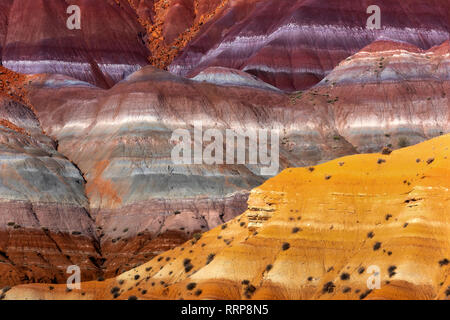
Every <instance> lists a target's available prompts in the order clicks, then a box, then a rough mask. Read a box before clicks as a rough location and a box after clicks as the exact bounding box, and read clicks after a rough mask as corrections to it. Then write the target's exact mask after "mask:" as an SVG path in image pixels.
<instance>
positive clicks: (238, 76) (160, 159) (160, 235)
mask: <svg viewBox="0 0 450 320" xmlns="http://www.w3.org/2000/svg"><path fill="white" fill-rule="evenodd" d="M447 47H448V43H444V44H442V45H441V46H439V47H435V48H433V49H431V50H429V51H423V50H421V49H419V48H417V47H414V46H410V45H405V44H402V43H398V42H392V41H382V42H376V43H374V44H372V45H371V46H369V47H367V48H365V49H363V50H362V51H361V52H360V53H358V54H356V55H355V56H352V57H350V58H349V59H348V60H345V61H343V62H342V63H341V64H340V65H339V66H338V67H337V68H336V69H335V70H334V71H333V72H331V73H330V75H329V76H328V77H327V78H325V79H324V80H323V81H322V82H321V83H320V84H319V85H317V86H316V87H314V88H313V89H311V90H308V91H305V92H297V93H295V94H293V95H291V96H288V95H286V94H283V93H282V92H280V91H277V90H275V89H274V88H273V87H270V86H266V85H263V84H264V83H262V82H261V81H260V80H258V79H256V78H254V77H251V76H247V77H246V76H245V74H243V73H241V72H239V71H232V70H228V69H223V68H219V69H212V70H209V71H208V70H207V71H205V73H203V75H202V76H201V77H198V78H197V79H194V80H196V81H191V80H187V79H183V78H180V77H177V76H174V75H171V74H170V73H167V72H164V71H159V70H157V69H154V68H152V67H147V68H144V69H142V70H141V71H139V72H136V73H134V74H132V75H131V76H129V77H128V78H127V79H125V80H124V81H122V82H121V83H119V84H118V85H116V86H115V87H114V88H112V89H110V90H108V91H105V90H100V89H98V88H95V87H92V86H89V85H88V84H83V83H79V82H76V81H74V80H73V79H72V80H71V79H69V78H64V77H61V76H59V77H55V76H41V77H38V78H36V79H34V80H33V81H32V85H31V86H30V88H29V91H30V93H29V98H30V101H31V103H32V104H33V106H34V107H35V109H36V110H37V111H36V112H37V114H38V116H39V118H40V120H41V122H42V125H43V127H44V128H45V131H46V132H47V133H48V134H49V135H50V136H52V137H53V138H54V139H55V140H57V141H58V143H59V149H58V150H59V151H60V152H62V153H63V154H65V155H66V156H67V157H68V158H69V159H71V160H72V161H74V163H76V164H77V165H78V166H79V168H80V170H81V171H82V172H83V173H84V177H85V179H86V180H87V185H86V192H87V196H88V198H89V200H90V212H91V214H92V215H93V216H94V217H95V219H96V221H97V224H98V225H99V226H100V227H101V228H103V230H102V232H101V234H102V247H103V246H105V247H107V248H108V249H107V250H104V252H103V254H104V255H105V257H107V256H109V257H110V258H111V259H109V258H107V262H106V265H108V267H106V269H107V270H108V271H107V272H112V270H113V272H116V273H117V272H120V271H122V270H123V267H122V266H123V265H126V264H127V263H128V264H129V266H128V267H130V266H132V265H134V264H136V263H139V262H142V261H145V260H144V259H145V257H150V256H153V255H155V254H157V253H158V252H159V251H158V248H157V246H155V245H154V243H162V242H165V243H166V244H167V245H166V246H165V248H169V247H170V246H171V245H172V247H173V246H175V245H176V244H179V243H180V242H181V241H184V240H185V239H186V238H187V237H192V235H193V234H194V233H196V232H199V231H205V230H208V229H210V228H212V227H214V226H216V225H217V224H220V223H223V222H226V221H227V220H229V219H231V218H232V217H233V216H235V215H236V214H238V213H239V212H242V208H243V206H245V201H246V197H245V194H246V192H247V191H248V190H250V189H251V188H253V187H255V186H257V185H259V184H261V183H262V182H263V181H264V180H265V177H262V176H261V175H259V174H258V170H257V169H258V168H257V167H254V166H250V165H236V164H226V165H219V166H215V165H212V166H211V165H205V164H202V165H195V164H194V165H175V164H174V163H173V162H172V159H171V151H172V149H173V148H174V145H173V144H172V143H171V135H172V133H173V131H174V130H176V129H180V128H184V129H187V130H188V131H189V132H190V133H191V137H192V136H193V134H192V130H193V128H194V126H195V124H196V123H199V122H201V123H202V124H203V126H204V128H203V129H204V130H206V129H208V128H211V127H213V128H215V129H219V130H222V131H223V130H225V129H227V128H229V129H233V130H247V129H250V131H257V130H259V129H274V130H276V131H277V132H279V134H280V161H281V162H280V168H285V167H288V166H309V165H314V164H317V163H319V162H323V161H327V160H330V159H334V158H336V157H339V156H342V155H346V154H352V153H358V152H378V151H380V150H381V149H383V148H387V150H392V149H396V148H399V147H404V146H406V145H408V144H415V143H418V142H421V141H424V140H426V139H429V138H432V137H435V136H438V135H440V134H442V133H445V132H448V131H449V124H448V119H449V104H448V99H447V93H448V79H447V77H446V74H447V71H446V70H447V69H446V68H447V66H448V61H449V56H448V54H447V53H446V52H447V49H446V48H447ZM412 65H417V68H416V70H417V71H416V72H415V73H408V72H407V70H409V69H410V66H412ZM380 66H381V68H380ZM230 75H231V77H230ZM224 80H225V81H224ZM206 81H208V82H213V83H208V82H206ZM214 83H215V84H214ZM224 212H225V213H224ZM181 220H183V224H184V225H181V223H180V221H181ZM173 221H178V222H177V223H173ZM166 235H167V237H168V238H167V239H170V240H167V241H166V240H164V239H166ZM175 235H176V236H175ZM175 238H176V240H175ZM170 243H171V245H170ZM121 248H123V249H121ZM131 248H134V249H131ZM126 251H127V252H128V253H127V254H125V253H126ZM129 252H133V254H132V255H130V254H129ZM113 257H114V258H113ZM119 257H123V259H122V258H119ZM126 259H130V261H129V262H125V260H126ZM114 261H123V263H122V262H120V263H119V262H114ZM108 274H109V273H108Z"/></svg>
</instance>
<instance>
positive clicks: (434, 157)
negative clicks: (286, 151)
mask: <svg viewBox="0 0 450 320" xmlns="http://www.w3.org/2000/svg"><path fill="white" fill-rule="evenodd" d="M449 148H450V135H446V136H442V137H439V138H435V139H432V140H430V141H427V142H424V143H421V144H419V145H416V146H413V147H409V148H405V149H401V150H397V151H394V152H393V153H391V154H390V155H384V154H364V155H355V156H348V157H344V158H341V159H336V160H334V161H331V162H328V163H325V164H322V165H319V166H316V167H311V168H297V169H286V170H284V171H283V172H282V173H281V174H280V175H278V176H277V177H275V178H272V179H270V180H268V181H267V182H266V183H264V184H263V185H262V186H260V187H258V188H256V189H254V190H252V192H251V195H250V198H249V205H248V210H247V211H246V212H244V213H243V214H242V215H241V216H239V217H236V218H235V219H233V220H232V221H230V222H228V223H226V224H224V225H222V226H220V227H217V228H215V229H213V230H211V231H209V232H206V233H205V234H203V236H202V237H199V238H197V239H195V240H193V241H189V242H186V243H185V244H183V245H182V246H179V247H177V248H175V249H173V250H169V251H167V252H165V253H163V254H161V255H160V256H158V257H156V258H154V259H152V260H151V261H150V262H148V263H146V264H144V265H142V266H140V267H138V268H135V269H133V270H130V271H129V272H126V273H124V274H122V275H120V276H118V277H117V278H115V279H110V280H108V281H106V282H87V283H83V284H82V288H81V290H79V291H77V292H71V293H66V292H65V287H63V286H58V287H57V288H56V289H55V290H53V291H51V290H49V289H48V286H45V285H22V286H18V287H16V288H13V289H12V290H11V291H9V292H8V293H7V298H9V299H15V298H21V299H23V298H25V299H39V298H45V299H127V298H128V297H130V296H134V297H138V298H139V299H180V298H183V299H448V298H449V297H450V296H449V294H450V282H449V270H450V269H449V268H450V266H449V262H448V261H449V256H450V243H449V238H448V234H449V232H450V221H449V218H448V214H447V213H448V206H449V203H448V202H449V197H448V192H449V187H450V186H449V181H450V180H449V177H450V159H449V156H450V151H449ZM424 248H426V249H424ZM378 276H379V277H378ZM377 277H378V278H377ZM378 281H379V285H378V284H377V282H378ZM369 285H370V287H369ZM82 294H83V295H82Z"/></svg>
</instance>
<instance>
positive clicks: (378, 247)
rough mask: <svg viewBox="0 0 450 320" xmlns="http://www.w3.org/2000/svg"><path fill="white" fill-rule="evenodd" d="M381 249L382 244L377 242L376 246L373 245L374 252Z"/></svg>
mask: <svg viewBox="0 0 450 320" xmlns="http://www.w3.org/2000/svg"><path fill="white" fill-rule="evenodd" d="M380 248H381V242H375V244H374V245H373V251H377V250H378V249H380Z"/></svg>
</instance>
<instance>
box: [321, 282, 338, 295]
mask: <svg viewBox="0 0 450 320" xmlns="http://www.w3.org/2000/svg"><path fill="white" fill-rule="evenodd" d="M334 288H336V286H335V285H334V283H333V282H332V281H328V282H327V283H325V284H324V285H323V288H322V293H332V292H333V291H334Z"/></svg>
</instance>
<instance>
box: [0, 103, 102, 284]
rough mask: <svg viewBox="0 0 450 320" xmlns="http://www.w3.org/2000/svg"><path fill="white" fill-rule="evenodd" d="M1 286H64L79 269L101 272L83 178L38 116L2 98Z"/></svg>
mask: <svg viewBox="0 0 450 320" xmlns="http://www.w3.org/2000/svg"><path fill="white" fill-rule="evenodd" d="M0 167H1V170H0V212H1V214H0V285H13V284H18V283H23V282H28V281H30V282H49V283H50V282H63V281H64V280H65V279H66V275H65V273H66V268H67V267H68V266H70V265H79V266H80V267H81V268H83V269H84V270H85V273H84V274H83V276H84V277H85V278H86V279H93V278H95V274H96V273H97V272H99V270H98V268H97V266H96V265H95V264H94V263H93V262H92V261H95V260H96V259H97V258H98V257H99V253H98V250H97V248H96V236H95V225H94V221H93V220H92V218H91V217H90V215H89V213H88V199H87V198H86V196H85V194H84V179H83V177H82V176H81V174H80V172H79V171H78V169H77V168H76V167H75V166H74V165H73V164H72V163H71V162H70V161H68V160H67V159H66V158H65V157H64V156H63V155H61V154H60V153H59V152H57V151H56V149H55V144H54V142H53V141H52V140H51V139H50V138H48V137H47V136H45V135H44V134H43V132H42V130H41V128H40V126H39V122H38V120H37V118H36V117H35V115H34V113H33V112H32V111H31V110H30V109H29V108H28V107H26V106H24V105H21V104H20V103H18V102H15V101H12V100H9V99H7V98H2V97H0Z"/></svg>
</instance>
